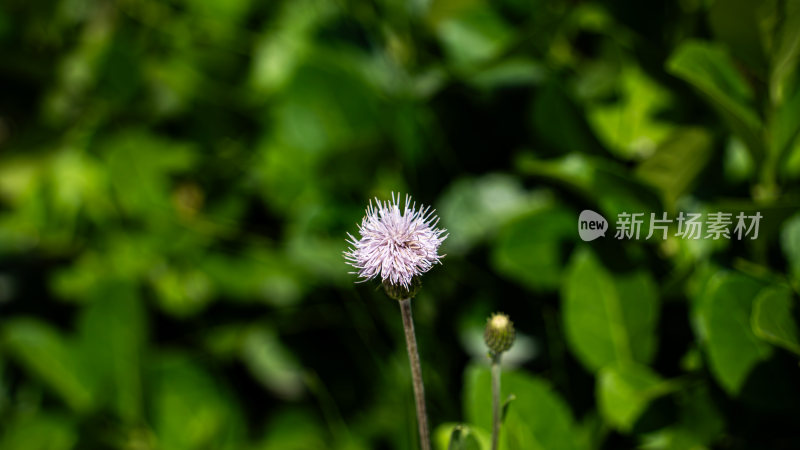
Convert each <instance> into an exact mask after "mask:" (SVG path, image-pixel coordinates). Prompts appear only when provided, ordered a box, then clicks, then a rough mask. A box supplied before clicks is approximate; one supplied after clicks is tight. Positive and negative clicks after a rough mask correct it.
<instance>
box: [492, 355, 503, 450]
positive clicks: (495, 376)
mask: <svg viewBox="0 0 800 450" xmlns="http://www.w3.org/2000/svg"><path fill="white" fill-rule="evenodd" d="M500 355H501V354H500V353H492V354H491V358H492V450H497V449H498V448H499V447H498V445H499V442H500Z"/></svg>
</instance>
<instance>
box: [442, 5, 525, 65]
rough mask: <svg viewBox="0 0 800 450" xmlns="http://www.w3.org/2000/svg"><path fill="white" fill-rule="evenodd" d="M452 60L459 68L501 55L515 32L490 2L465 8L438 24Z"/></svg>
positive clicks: (444, 45) (445, 47) (446, 50)
mask: <svg viewBox="0 0 800 450" xmlns="http://www.w3.org/2000/svg"><path fill="white" fill-rule="evenodd" d="M436 34H437V35H438V37H439V40H440V41H441V43H442V46H443V47H444V50H445V53H446V54H447V57H448V59H449V60H450V61H451V62H452V63H453V64H454V65H455V66H457V67H460V68H471V67H475V66H476V65H478V64H481V63H485V62H487V61H489V60H491V59H492V58H494V57H495V56H497V55H499V54H500V52H502V51H503V49H505V48H506V46H507V45H508V44H509V42H510V40H511V37H512V31H511V29H510V28H509V27H508V25H507V24H506V23H505V22H504V21H503V19H502V17H500V16H499V15H498V14H497V13H495V11H494V9H493V8H491V7H489V6H488V5H478V6H476V7H472V8H465V9H463V10H462V11H460V12H459V13H458V14H456V15H453V16H451V17H448V18H446V19H444V20H442V21H441V22H439V23H438V25H437V26H436Z"/></svg>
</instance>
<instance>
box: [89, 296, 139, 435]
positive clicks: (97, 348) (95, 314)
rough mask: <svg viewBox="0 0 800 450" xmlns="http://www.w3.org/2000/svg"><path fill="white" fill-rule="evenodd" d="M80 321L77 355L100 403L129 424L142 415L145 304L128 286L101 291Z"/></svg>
mask: <svg viewBox="0 0 800 450" xmlns="http://www.w3.org/2000/svg"><path fill="white" fill-rule="evenodd" d="M94 297H95V298H94V299H93V300H92V302H91V303H90V304H89V306H87V307H86V308H85V309H84V310H83V311H82V314H81V316H80V319H79V330H80V340H79V344H78V351H79V352H80V356H81V361H82V362H83V363H84V365H85V367H87V368H90V369H91V370H87V376H88V377H90V378H91V379H92V384H93V385H94V386H95V389H96V390H95V392H96V394H97V396H98V399H103V400H105V401H108V402H110V405H111V406H112V407H113V409H114V411H116V413H117V414H118V415H119V417H121V418H122V419H124V420H125V421H127V422H135V421H137V420H139V419H140V418H141V414H142V404H141V398H142V373H141V368H142V356H143V355H142V353H143V351H144V336H145V333H146V330H145V328H146V325H145V313H144V309H143V305H142V300H141V299H139V298H138V297H137V296H136V294H135V293H134V289H133V288H131V287H128V286H126V285H118V284H114V285H110V286H106V287H105V288H103V289H99V290H98V291H97V292H96V293H95V294H94Z"/></svg>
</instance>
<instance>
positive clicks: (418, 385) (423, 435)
mask: <svg viewBox="0 0 800 450" xmlns="http://www.w3.org/2000/svg"><path fill="white" fill-rule="evenodd" d="M400 312H402V316H403V328H404V329H405V332H406V349H407V350H408V361H409V363H410V364H411V378H412V380H413V382H414V401H415V403H416V405H417V424H418V425H419V439H420V444H421V448H422V450H431V437H430V431H428V414H427V413H426V412H425V385H424V384H423V382H422V367H421V366H420V364H419V352H418V351H417V338H416V336H415V335H414V319H413V318H412V317H411V299H409V298H407V299H404V300H400Z"/></svg>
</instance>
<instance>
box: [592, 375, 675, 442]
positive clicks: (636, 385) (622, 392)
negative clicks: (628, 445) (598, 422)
mask: <svg viewBox="0 0 800 450" xmlns="http://www.w3.org/2000/svg"><path fill="white" fill-rule="evenodd" d="M673 389H674V386H672V385H671V384H670V383H669V382H668V381H665V380H664V379H662V378H661V377H660V376H659V375H658V374H657V373H655V372H653V371H652V370H651V369H650V368H649V367H647V366H643V365H639V364H622V365H614V366H608V367H605V368H603V369H601V370H600V372H599V373H598V378H597V393H596V395H597V400H598V407H599V410H600V413H601V414H602V416H603V418H604V419H605V421H606V422H607V423H609V424H610V425H611V426H613V427H615V428H617V429H619V430H622V431H630V430H631V428H632V427H633V425H634V424H635V423H636V420H637V419H638V418H639V416H640V415H641V414H642V413H643V412H644V411H645V409H646V408H647V405H648V404H649V403H650V402H651V401H652V400H653V399H655V398H657V397H659V396H661V395H664V394H666V393H668V392H669V391H670V390H673Z"/></svg>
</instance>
